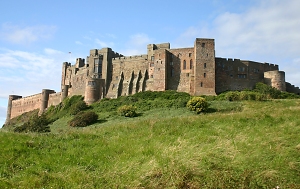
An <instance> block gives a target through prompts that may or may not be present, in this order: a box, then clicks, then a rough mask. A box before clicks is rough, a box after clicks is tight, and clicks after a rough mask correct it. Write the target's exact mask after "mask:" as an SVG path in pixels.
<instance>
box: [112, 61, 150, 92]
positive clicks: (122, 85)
mask: <svg viewBox="0 0 300 189" xmlns="http://www.w3.org/2000/svg"><path fill="white" fill-rule="evenodd" d="M149 67H150V64H149V63H148V56H147V55H140V56H128V57H118V58H113V59H112V78H111V83H110V86H109V88H108V92H107V97H108V98H116V97H118V96H123V95H130V94H134V93H136V92H139V91H143V90H146V89H145V87H146V86H145V85H143V82H146V80H148V71H147V70H148V69H149Z"/></svg>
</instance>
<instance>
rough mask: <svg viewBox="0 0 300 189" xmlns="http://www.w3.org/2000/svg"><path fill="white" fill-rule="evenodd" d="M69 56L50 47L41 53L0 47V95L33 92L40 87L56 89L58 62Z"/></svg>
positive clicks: (57, 84) (24, 94)
mask: <svg viewBox="0 0 300 189" xmlns="http://www.w3.org/2000/svg"><path fill="white" fill-rule="evenodd" d="M68 56H69V55H68V54H67V53H63V52H61V51H57V50H55V49H50V48H46V49H44V54H36V53H29V52H25V51H13V50H7V49H6V50H5V49H0V66H1V68H2V69H1V70H0V88H1V91H0V97H3V98H7V97H8V95H9V94H12V93H14V94H18V95H22V96H27V95H32V94H36V93H39V92H40V91H41V90H42V89H43V88H50V89H54V90H59V89H60V79H61V78H60V77H61V64H62V63H63V62H64V61H65V60H67V59H68ZM4 61H5V64H4V63H3V62H4Z"/></svg>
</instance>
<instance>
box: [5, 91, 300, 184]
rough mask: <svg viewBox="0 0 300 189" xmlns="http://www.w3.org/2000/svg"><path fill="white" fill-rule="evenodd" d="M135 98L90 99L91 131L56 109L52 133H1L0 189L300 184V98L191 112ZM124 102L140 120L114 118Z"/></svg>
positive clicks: (224, 104) (220, 104)
mask: <svg viewBox="0 0 300 189" xmlns="http://www.w3.org/2000/svg"><path fill="white" fill-rule="evenodd" d="M182 95H183V96H184V94H182ZM128 98H129V99H128ZM141 98H142V97H136V98H133V97H123V98H122V99H121V100H120V99H119V100H112V102H113V103H111V104H115V105H108V104H106V105H105V106H104V105H103V106H100V105H93V108H94V109H93V110H97V113H98V114H99V119H98V122H97V123H95V124H93V125H90V126H88V127H80V128H74V127H69V126H68V124H67V123H68V121H69V120H70V119H72V117H73V116H72V115H69V114H67V113H60V114H61V116H60V118H59V119H57V120H56V121H55V122H53V123H52V124H50V129H51V132H49V133H13V132H10V131H9V129H7V128H6V129H2V130H1V132H0V138H1V140H0V148H1V153H0V165H1V166H0V188H275V187H276V186H279V187H280V188H300V137H299V133H300V116H299V113H300V100H299V99H285V100H266V101H233V102H231V101H211V102H210V103H211V106H210V111H209V112H208V113H205V114H195V113H193V112H190V111H188V110H187V109H186V108H185V107H181V106H180V104H181V103H183V101H184V100H182V102H179V100H176V99H177V98H174V99H173V100H172V99H170V98H169V97H168V100H166V101H164V100H162V101H163V102H162V101H160V102H158V100H157V99H158V97H157V96H156V97H155V98H153V99H152V100H149V98H148V100H147V101H146V102H145V101H144V102H142V101H140V99H141ZM180 98H181V99H183V98H185V97H182V96H181V97H180ZM166 99H167V98H166ZM107 101H109V100H107ZM129 101H130V102H131V103H132V102H134V103H135V104H138V103H141V104H143V105H139V106H138V107H140V108H138V109H137V113H138V116H137V117H134V118H126V117H121V116H119V115H118V114H117V113H116V112H115V110H116V107H117V106H118V105H120V104H118V103H121V102H122V103H123V104H127V103H128V104H130V103H129ZM154 101H156V102H154ZM170 102H172V103H171V104H173V105H169V106H167V105H166V104H164V103H170ZM175 102H176V103H177V102H178V104H177V105H176V103H175ZM122 103H121V104H122ZM159 104H161V106H160V105H159ZM174 104H175V105H174ZM149 106H150V107H151V108H147V107H149ZM113 107H114V108H113ZM97 108H98V109H97ZM62 109H63V108H62ZM52 112H53V110H52ZM60 112H62V111H60ZM52 115H54V114H52Z"/></svg>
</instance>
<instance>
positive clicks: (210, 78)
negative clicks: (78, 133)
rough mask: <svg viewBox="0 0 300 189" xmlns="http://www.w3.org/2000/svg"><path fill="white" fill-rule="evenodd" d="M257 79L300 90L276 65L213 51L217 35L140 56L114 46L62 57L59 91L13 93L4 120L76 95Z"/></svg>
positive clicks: (215, 87) (246, 83)
mask: <svg viewBox="0 0 300 189" xmlns="http://www.w3.org/2000/svg"><path fill="white" fill-rule="evenodd" d="M257 82H264V83H266V84H268V85H270V86H272V87H275V88H277V89H279V90H281V91H287V92H291V93H296V94H299V93H300V90H299V87H295V86H293V85H291V84H290V83H287V82H286V81H285V72H283V71H279V69H278V65H274V64H269V63H259V62H253V61H248V60H240V59H229V58H228V59H227V58H218V57H215V41H214V39H203V38H197V39H196V40H195V43H194V47H188V48H177V49H171V48H170V43H162V44H149V45H148V46H147V54H142V55H138V56H123V55H121V54H119V53H116V52H114V51H113V50H112V49H111V48H102V49H93V50H90V55H89V56H87V58H86V60H85V59H83V58H77V59H76V63H75V65H71V63H67V62H64V63H63V65H62V77H61V92H57V93H56V92H55V91H54V90H49V89H43V90H42V93H39V94H35V95H32V96H27V97H22V96H18V95H10V96H9V101H8V108H7V119H6V121H9V120H10V119H11V118H13V117H16V116H18V115H21V114H22V113H24V112H28V111H31V110H34V109H39V110H40V112H43V111H44V110H45V109H46V108H47V107H49V106H51V105H57V104H59V103H60V102H61V101H62V100H63V99H64V98H66V97H67V96H72V95H82V96H84V100H85V102H86V103H87V104H91V103H93V102H96V101H98V100H99V99H102V98H117V97H119V96H123V95H131V94H135V93H137V92H141V91H147V90H151V91H165V90H176V91H180V92H187V93H189V94H191V95H195V96H196V95H216V94H219V93H221V92H224V91H233V90H243V89H246V88H247V89H253V87H254V86H255V84H256V83H257Z"/></svg>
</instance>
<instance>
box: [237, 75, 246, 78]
mask: <svg viewBox="0 0 300 189" xmlns="http://www.w3.org/2000/svg"><path fill="white" fill-rule="evenodd" d="M238 78H240V79H246V74H238Z"/></svg>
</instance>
